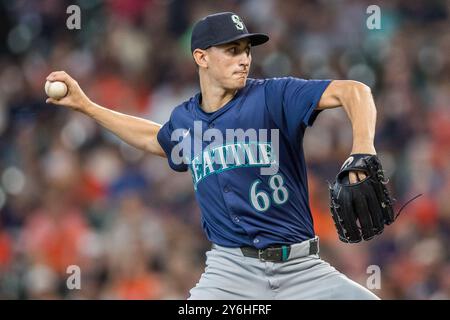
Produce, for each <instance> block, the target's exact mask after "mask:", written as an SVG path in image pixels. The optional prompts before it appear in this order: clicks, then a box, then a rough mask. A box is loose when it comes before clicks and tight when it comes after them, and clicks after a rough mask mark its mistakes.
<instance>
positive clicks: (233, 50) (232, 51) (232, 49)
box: [228, 47, 237, 54]
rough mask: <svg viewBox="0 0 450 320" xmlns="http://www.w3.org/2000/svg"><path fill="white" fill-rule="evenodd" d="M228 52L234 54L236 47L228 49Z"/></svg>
mask: <svg viewBox="0 0 450 320" xmlns="http://www.w3.org/2000/svg"><path fill="white" fill-rule="evenodd" d="M228 52H230V53H231V54H236V53H237V47H231V48H230V49H228Z"/></svg>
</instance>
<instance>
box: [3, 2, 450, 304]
mask: <svg viewBox="0 0 450 320" xmlns="http://www.w3.org/2000/svg"><path fill="white" fill-rule="evenodd" d="M0 3H1V4H0V40H1V42H0V43H1V46H0V298H2V299H184V298H186V297H187V296H188V291H189V289H190V288H191V287H193V286H194V285H195V284H196V282H197V280H198V279H199V277H200V275H201V273H202V272H203V270H204V261H205V251H206V250H208V249H209V248H210V244H209V243H208V241H207V240H206V237H205V236H204V234H203V232H202V230H201V226H200V212H199V208H198V206H197V204H196V202H195V198H194V192H193V187H192V181H191V177H190V175H189V173H182V174H180V173H176V172H174V171H171V170H170V169H169V167H168V165H167V163H166V160H165V159H162V158H158V157H156V156H149V155H146V154H144V153H142V152H141V151H139V150H136V149H134V148H132V147H130V146H128V145H126V144H124V143H122V142H121V141H120V140H118V139H117V138H116V137H115V136H114V135H112V134H111V133H109V132H107V131H106V130H104V129H102V128H101V127H100V126H99V125H97V124H96V123H95V122H93V121H92V120H90V119H89V118H88V117H86V116H84V115H82V114H79V113H76V112H73V111H68V110H66V109H64V108H61V107H57V106H53V105H47V104H45V93H44V83H45V77H46V76H47V75H48V74H49V73H50V72H51V71H55V70H65V71H67V72H68V73H69V74H71V75H72V76H73V77H74V78H75V79H76V80H77V81H78V82H79V83H80V85H81V87H82V88H83V89H84V91H85V92H86V93H87V95H88V96H89V97H90V98H91V99H92V100H93V101H95V102H97V103H99V104H101V105H104V106H106V107H108V108H111V109H114V110H118V111H120V112H124V113H128V114H132V115H135V116H140V117H145V118H148V119H151V120H153V121H156V122H160V123H164V122H165V121H166V120H168V117H169V115H170V112H171V111H172V109H173V108H174V107H175V106H176V105H178V104H179V103H181V102H182V101H184V100H185V99H187V98H189V97H190V96H191V95H193V94H194V93H196V91H197V90H198V85H197V82H198V78H197V73H196V68H195V65H194V62H193V60H192V58H191V55H190V50H189V45H190V43H189V41H190V33H191V28H192V26H193V23H194V22H195V21H196V20H198V19H199V18H200V17H202V16H204V15H207V14H210V13H213V12H219V11H234V12H236V13H238V14H239V15H241V16H242V17H243V20H244V21H245V23H246V25H247V27H248V29H249V30H250V31H252V30H253V31H259V32H266V33H268V34H269V35H270V36H271V40H270V41H269V43H268V44H267V45H264V46H261V47H258V48H255V49H254V50H253V51H252V54H253V66H252V72H251V76H252V77H255V78H259V77H262V78H266V77H274V76H287V75H292V76H296V77H300V78H306V79H309V78H318V79H324V78H326V79H354V80H359V81H362V82H364V83H366V84H367V85H369V86H370V87H371V88H372V92H373V95H374V98H375V100H376V105H377V108H378V120H377V136H376V148H377V151H378V153H379V155H380V157H381V159H382V162H383V165H384V167H385V169H386V172H387V175H388V176H389V177H390V181H391V190H392V192H393V194H394V197H395V198H396V199H397V202H396V210H398V209H400V207H401V205H402V204H404V203H405V202H406V201H408V200H409V199H411V198H412V197H414V196H415V195H417V194H423V195H422V196H421V197H419V198H418V199H417V200H415V201H413V202H412V203H411V204H409V205H408V206H407V207H406V208H405V209H404V210H403V212H402V213H401V215H400V217H399V218H398V220H397V221H396V223H394V224H393V225H391V226H388V227H387V228H386V229H385V231H384V233H383V234H382V235H380V236H378V237H377V238H376V239H375V240H372V241H370V242H366V243H361V244H354V245H349V244H343V243H340V242H339V240H338V239H337V236H336V232H335V230H334V226H333V224H332V221H331V216H330V214H329V209H328V189H327V180H329V181H331V180H333V178H334V175H335V174H336V172H337V171H338V169H339V167H340V165H341V164H342V162H343V161H344V160H345V159H346V158H347V157H348V154H349V152H350V150H351V143H352V142H351V139H352V136H351V128H350V122H349V121H348V119H347V116H346V114H345V112H344V111H343V110H342V109H334V110H327V111H325V112H322V114H321V115H320V116H319V118H318V120H317V121H316V123H315V125H314V126H313V127H312V128H310V129H308V130H307V131H306V138H305V143H304V147H305V153H306V157H307V161H308V169H309V171H308V172H309V182H310V200H311V207H312V211H313V215H314V221H315V229H316V232H317V233H318V235H319V236H320V238H321V257H322V258H323V259H324V260H326V261H328V262H330V263H331V264H332V265H333V266H335V267H336V268H337V269H338V270H339V271H341V272H343V273H344V274H346V275H347V276H349V277H350V278H352V279H354V280H355V281H357V282H359V283H361V284H362V285H364V286H366V284H367V280H368V278H369V277H370V276H371V275H372V271H371V270H373V269H371V268H369V269H368V267H369V266H372V265H375V266H378V267H379V268H380V271H381V283H380V288H375V289H373V292H374V293H376V294H377V295H379V296H380V297H381V298H384V299H450V261H449V260H450V259H449V258H450V251H449V250H450V249H449V248H450V246H449V243H450V108H449V107H450V105H449V104H450V102H449V101H450V54H449V53H450V32H449V31H450V17H449V14H450V2H449V1H434V0H432V1H407V0H405V1H402V0H394V1H356V0H347V1H344V0H343V1H332V0H315V1H313V0H310V1H300V0H282V1H275V0H248V1H244V0H242V1H236V0H235V1H231V0H230V1H203V0H192V1H191V0H189V1H187V0H186V1H183V0H153V1H152V0H148V1H145V0H123V1H119V0H109V1H99V0H89V1H88V0H79V1H75V0H73V1H60V0H39V1H31V0H29V1H24V0H17V1H8V0H6V1H1V2H0ZM72 4H76V5H78V6H79V7H80V9H81V29H79V30H68V29H67V27H66V20H67V18H68V17H69V14H68V13H66V9H67V7H68V6H69V5H72ZM371 4H377V5H378V6H379V8H380V9H381V29H378V30H371V29H369V28H368V27H367V25H366V19H367V18H368V17H369V14H368V13H366V10H367V7H368V6H369V5H371ZM71 265H76V266H79V267H80V270H81V290H69V289H68V287H67V285H66V281H67V279H68V277H69V276H70V273H69V274H68V273H67V268H68V267H69V266H71ZM371 283H372V284H373V283H374V282H373V281H372V282H371Z"/></svg>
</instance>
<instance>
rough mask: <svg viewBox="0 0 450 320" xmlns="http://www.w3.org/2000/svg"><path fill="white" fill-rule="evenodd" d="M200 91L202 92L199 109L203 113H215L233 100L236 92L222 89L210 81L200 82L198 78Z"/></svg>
mask: <svg viewBox="0 0 450 320" xmlns="http://www.w3.org/2000/svg"><path fill="white" fill-rule="evenodd" d="M200 89H201V92H202V99H201V101H200V107H201V108H202V109H203V110H204V111H205V112H215V111H217V110H219V109H220V108H222V107H223V106H224V105H226V104H227V103H228V102H230V101H231V99H233V97H234V96H235V95H236V93H237V91H238V90H236V89H234V90H226V89H225V88H223V87H220V86H217V85H215V84H213V83H212V82H211V81H202V79H201V78H200Z"/></svg>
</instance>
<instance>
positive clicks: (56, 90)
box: [45, 80, 67, 100]
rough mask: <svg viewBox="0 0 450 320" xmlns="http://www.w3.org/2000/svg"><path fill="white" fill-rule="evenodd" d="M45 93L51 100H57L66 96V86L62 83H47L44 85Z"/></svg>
mask: <svg viewBox="0 0 450 320" xmlns="http://www.w3.org/2000/svg"><path fill="white" fill-rule="evenodd" d="M45 93H46V94H47V95H48V96H49V97H50V98H53V99H56V100H59V99H61V98H64V97H65V95H66V94H67V85H66V84H65V83H64V82H62V81H48V80H47V82H46V83H45Z"/></svg>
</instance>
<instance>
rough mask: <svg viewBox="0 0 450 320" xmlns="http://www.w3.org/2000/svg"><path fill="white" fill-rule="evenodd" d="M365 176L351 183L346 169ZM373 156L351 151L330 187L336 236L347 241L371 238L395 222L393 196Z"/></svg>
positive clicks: (376, 159)
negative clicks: (385, 226) (359, 172)
mask: <svg viewBox="0 0 450 320" xmlns="http://www.w3.org/2000/svg"><path fill="white" fill-rule="evenodd" d="M350 171H362V172H364V173H365V175H366V176H367V177H366V178H365V179H363V180H362V181H358V182H357V183H354V184H350V181H349V172H350ZM386 184H387V180H386V179H385V177H384V173H383V168H382V167H381V163H380V160H379V159H378V157H377V156H376V155H370V154H353V155H351V156H350V157H349V158H348V159H347V160H346V161H345V162H344V164H343V166H342V168H341V170H340V171H339V173H338V175H337V176H336V180H335V182H334V183H332V184H330V185H329V188H330V209H331V215H332V216H333V220H334V224H335V226H336V229H337V232H338V234H339V239H341V241H343V242H347V243H356V242H360V241H361V240H362V239H364V240H370V239H372V238H373V237H374V236H375V235H377V234H380V233H382V232H383V230H384V225H389V224H391V223H392V222H394V221H395V218H396V217H395V216H394V211H393V208H392V204H393V201H394V200H393V199H392V198H391V196H390V195H389V191H388V189H387V188H386Z"/></svg>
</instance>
